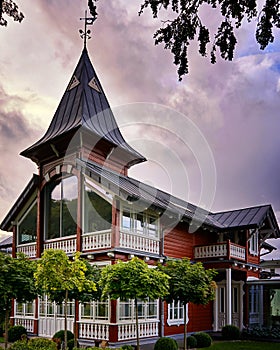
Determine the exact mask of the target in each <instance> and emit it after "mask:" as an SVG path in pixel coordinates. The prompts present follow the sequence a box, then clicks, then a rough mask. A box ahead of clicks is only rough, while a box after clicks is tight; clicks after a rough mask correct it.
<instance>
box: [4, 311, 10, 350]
mask: <svg viewBox="0 0 280 350" xmlns="http://www.w3.org/2000/svg"><path fill="white" fill-rule="evenodd" d="M9 316H10V310H9V308H8V307H7V308H6V311H5V349H7V347H8V332H9Z"/></svg>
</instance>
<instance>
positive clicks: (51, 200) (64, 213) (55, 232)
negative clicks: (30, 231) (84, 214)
mask: <svg viewBox="0 0 280 350" xmlns="http://www.w3.org/2000/svg"><path fill="white" fill-rule="evenodd" d="M45 194H46V225H45V236H46V239H53V238H60V237H65V236H71V235H74V234H76V231H77V224H76V218H77V200H78V180H77V178H76V177H75V176H70V177H67V178H62V179H59V180H57V181H52V182H50V183H48V184H47V186H46V190H45Z"/></svg>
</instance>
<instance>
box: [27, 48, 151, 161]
mask: <svg viewBox="0 0 280 350" xmlns="http://www.w3.org/2000/svg"><path fill="white" fill-rule="evenodd" d="M81 127H82V128H83V130H85V131H87V132H90V133H94V135H95V137H96V136H97V137H98V138H100V139H103V140H106V141H108V142H109V143H110V144H111V145H112V147H114V148H118V149H120V150H121V151H122V154H124V157H125V160H126V161H127V166H128V167H130V166H131V165H133V164H137V163H140V162H143V161H145V160H146V159H145V158H144V157H143V156H142V155H141V154H140V153H138V152H137V151H136V150H134V149H133V148H132V147H131V146H130V145H129V144H127V143H126V141H125V140H124V138H123V136H122V134H121V132H120V130H119V128H118V125H117V123H116V120H115V117H114V115H113V112H112V110H111V108H110V105H109V103H108V100H107V98H106V96H105V93H104V91H103V89H102V86H101V84H100V81H99V79H98V77H97V74H96V72H95V70H94V68H93V66H92V63H91V61H90V58H89V56H88V52H87V49H86V48H84V49H83V52H82V55H81V57H80V60H79V62H78V64H77V67H76V69H75V71H74V73H73V75H72V78H71V79H70V82H69V84H68V86H67V88H66V91H65V93H64V95H63V97H62V99H61V101H60V103H59V106H58V108H57V110H56V112H55V115H54V117H53V119H52V121H51V124H50V126H49V128H48V130H47V132H46V134H45V135H44V136H43V137H42V138H41V139H40V140H39V141H37V142H36V143H35V144H33V145H32V146H30V147H29V148H27V149H26V150H24V151H23V152H21V155H23V156H24V157H27V158H31V159H32V160H33V161H35V162H36V163H38V162H40V160H41V155H40V153H41V151H42V150H43V149H44V152H43V153H45V152H46V148H48V149H49V150H50V149H51V148H53V142H54V141H56V140H58V139H59V138H60V137H61V136H62V135H64V136H65V135H69V134H71V133H73V132H76V131H77V130H78V129H79V128H81Z"/></svg>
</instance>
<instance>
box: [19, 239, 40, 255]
mask: <svg viewBox="0 0 280 350" xmlns="http://www.w3.org/2000/svg"><path fill="white" fill-rule="evenodd" d="M17 253H23V254H25V255H26V256H28V257H29V258H36V242H34V243H27V244H20V245H18V246H17Z"/></svg>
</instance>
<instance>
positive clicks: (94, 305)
mask: <svg viewBox="0 0 280 350" xmlns="http://www.w3.org/2000/svg"><path fill="white" fill-rule="evenodd" d="M109 317H110V315H109V300H107V301H92V302H89V303H84V304H80V318H81V319H83V320H91V321H107V322H108V321H109Z"/></svg>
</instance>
